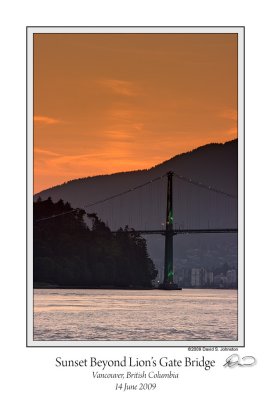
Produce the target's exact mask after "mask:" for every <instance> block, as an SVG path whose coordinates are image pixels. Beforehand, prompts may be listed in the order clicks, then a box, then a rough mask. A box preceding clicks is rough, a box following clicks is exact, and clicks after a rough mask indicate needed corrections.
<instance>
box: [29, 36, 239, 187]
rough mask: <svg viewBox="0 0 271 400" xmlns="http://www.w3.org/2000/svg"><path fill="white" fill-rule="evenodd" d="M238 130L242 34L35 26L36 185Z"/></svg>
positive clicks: (122, 165) (159, 156)
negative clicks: (53, 30) (58, 30)
mask: <svg viewBox="0 0 271 400" xmlns="http://www.w3.org/2000/svg"><path fill="white" fill-rule="evenodd" d="M236 137H237V35H236V34H35V35H34V192H35V193H37V192H39V191H41V190H43V189H46V188H48V187H51V186H54V185H57V184H60V183H63V182H65V181H67V180H71V179H75V178H81V177H86V176H93V175H100V174H108V173H114V172H119V171H129V170H135V169H143V168H149V167H152V166H154V165H156V164H158V163H160V162H162V161H164V160H166V159H168V158H171V157H173V156H174V155H176V154H180V153H183V152H185V151H188V150H191V149H193V148H195V147H198V146H200V145H203V144H206V143H210V142H225V141H228V140H231V139H234V138H236Z"/></svg>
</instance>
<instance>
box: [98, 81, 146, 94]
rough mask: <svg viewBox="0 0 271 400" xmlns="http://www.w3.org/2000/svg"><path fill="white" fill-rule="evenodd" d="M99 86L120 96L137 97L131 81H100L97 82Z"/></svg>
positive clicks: (136, 89) (136, 90)
mask: <svg viewBox="0 0 271 400" xmlns="http://www.w3.org/2000/svg"><path fill="white" fill-rule="evenodd" d="M99 83H100V85H102V86H103V87H106V88H108V89H109V90H111V91H112V92H113V93H116V94H118V95H121V96H129V97H130V96H137V95H138V94H139V90H138V88H137V87H136V85H135V84H134V82H131V81H123V80H119V79H102V80H100V81H99Z"/></svg>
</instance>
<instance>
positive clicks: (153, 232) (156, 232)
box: [112, 228, 238, 235]
mask: <svg viewBox="0 0 271 400" xmlns="http://www.w3.org/2000/svg"><path fill="white" fill-rule="evenodd" d="M117 232H118V231H112V233H117ZM126 232H128V233H138V234H142V235H165V234H166V230H165V229H156V230H132V229H131V230H128V231H126ZM171 232H172V234H173V235H178V234H181V235H185V234H195V233H238V229H235V228H232V229H209V228H208V229H173V230H172V231H171Z"/></svg>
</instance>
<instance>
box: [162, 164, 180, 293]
mask: <svg viewBox="0 0 271 400" xmlns="http://www.w3.org/2000/svg"><path fill="white" fill-rule="evenodd" d="M173 174H174V173H173V172H172V171H169V172H168V173H167V214H166V232H165V234H164V235H165V264H164V282H163V284H162V286H161V288H162V289H177V285H176V284H174V282H173V277H174V272H173V236H174V230H173V183H172V180H173V179H172V178H173Z"/></svg>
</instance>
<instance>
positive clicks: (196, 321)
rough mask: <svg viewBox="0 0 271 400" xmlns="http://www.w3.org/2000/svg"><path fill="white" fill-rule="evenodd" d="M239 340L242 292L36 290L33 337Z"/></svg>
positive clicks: (60, 338)
mask: <svg viewBox="0 0 271 400" xmlns="http://www.w3.org/2000/svg"><path fill="white" fill-rule="evenodd" d="M197 339H200V340H237V291H236V290H222V289H218V290H215V289H184V290H182V291H162V290H100V289H97V290H96V289H35V291H34V340H197Z"/></svg>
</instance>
